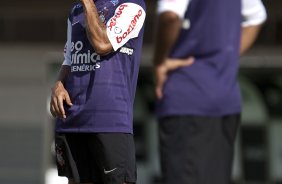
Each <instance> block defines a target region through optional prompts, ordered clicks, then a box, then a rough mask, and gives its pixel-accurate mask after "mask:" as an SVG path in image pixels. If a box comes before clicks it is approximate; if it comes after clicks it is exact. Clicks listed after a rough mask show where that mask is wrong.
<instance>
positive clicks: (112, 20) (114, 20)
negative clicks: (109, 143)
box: [108, 4, 127, 30]
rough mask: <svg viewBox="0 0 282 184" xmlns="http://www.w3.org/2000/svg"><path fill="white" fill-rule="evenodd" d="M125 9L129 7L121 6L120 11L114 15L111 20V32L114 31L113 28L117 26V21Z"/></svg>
mask: <svg viewBox="0 0 282 184" xmlns="http://www.w3.org/2000/svg"><path fill="white" fill-rule="evenodd" d="M125 7H127V5H126V4H122V5H120V6H119V9H118V11H117V12H116V14H115V15H114V17H113V18H111V20H110V25H109V26H108V28H109V29H110V30H112V28H113V26H115V25H116V22H117V19H118V18H120V16H121V15H122V13H123V10H124V8H125Z"/></svg>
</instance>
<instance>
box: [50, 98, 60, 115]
mask: <svg viewBox="0 0 282 184" xmlns="http://www.w3.org/2000/svg"><path fill="white" fill-rule="evenodd" d="M52 101H53V107H54V109H55V112H56V115H57V116H59V115H60V109H59V106H58V100H57V98H56V97H53V98H52Z"/></svg>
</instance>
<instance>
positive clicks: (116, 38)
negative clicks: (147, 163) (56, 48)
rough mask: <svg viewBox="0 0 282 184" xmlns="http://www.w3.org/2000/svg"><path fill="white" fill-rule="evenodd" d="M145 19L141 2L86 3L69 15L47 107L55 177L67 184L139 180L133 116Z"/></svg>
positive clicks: (89, 0)
mask: <svg viewBox="0 0 282 184" xmlns="http://www.w3.org/2000/svg"><path fill="white" fill-rule="evenodd" d="M145 15H146V13H145V3H144V1H143V0H110V1H105V0H81V1H80V2H78V3H76V4H75V5H74V7H73V8H72V10H71V13H70V16H69V18H68V36H67V43H66V46H65V53H64V56H65V60H64V62H63V64H62V67H61V70H60V73H59V77H58V80H57V81H56V82H55V84H54V86H53V88H52V96H51V102H50V111H51V113H52V115H53V116H54V117H56V148H55V149H56V163H57V169H58V174H59V175H60V176H66V177H68V179H69V184H76V183H93V184H102V183H103V184H124V183H126V184H129V183H130V184H131V183H135V182H136V163H135V147H134V141H133V135H132V134H133V127H132V126H133V125H132V122H133V117H132V116H133V115H132V111H133V101H134V96H135V89H136V82H137V76H138V71H139V64H140V56H141V49H142V41H143V32H144V29H143V24H144V20H145Z"/></svg>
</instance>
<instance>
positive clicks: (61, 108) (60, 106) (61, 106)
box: [58, 97, 66, 118]
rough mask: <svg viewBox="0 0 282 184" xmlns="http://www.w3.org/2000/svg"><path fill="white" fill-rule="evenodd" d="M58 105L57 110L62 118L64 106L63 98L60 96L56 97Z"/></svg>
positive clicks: (64, 115) (63, 116)
mask: <svg viewBox="0 0 282 184" xmlns="http://www.w3.org/2000/svg"><path fill="white" fill-rule="evenodd" d="M58 106H59V112H60V115H61V117H62V118H66V114H65V108H64V99H63V98H62V97H58Z"/></svg>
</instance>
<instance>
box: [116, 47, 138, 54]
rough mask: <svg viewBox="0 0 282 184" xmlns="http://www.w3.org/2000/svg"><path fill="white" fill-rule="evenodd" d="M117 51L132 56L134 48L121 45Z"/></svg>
mask: <svg viewBox="0 0 282 184" xmlns="http://www.w3.org/2000/svg"><path fill="white" fill-rule="evenodd" d="M119 52H120V53H123V54H127V55H129V56H132V55H133V52H134V49H132V48H128V47H121V48H120V51H119Z"/></svg>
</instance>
